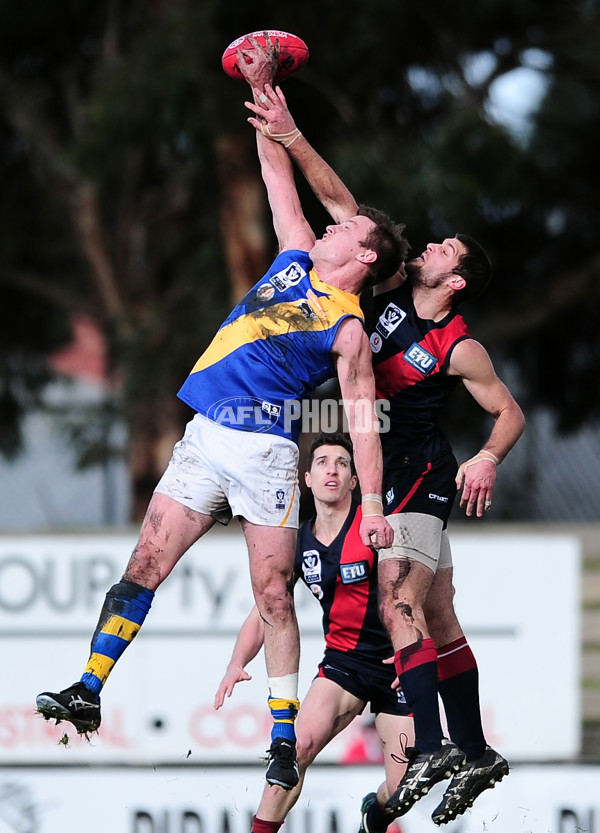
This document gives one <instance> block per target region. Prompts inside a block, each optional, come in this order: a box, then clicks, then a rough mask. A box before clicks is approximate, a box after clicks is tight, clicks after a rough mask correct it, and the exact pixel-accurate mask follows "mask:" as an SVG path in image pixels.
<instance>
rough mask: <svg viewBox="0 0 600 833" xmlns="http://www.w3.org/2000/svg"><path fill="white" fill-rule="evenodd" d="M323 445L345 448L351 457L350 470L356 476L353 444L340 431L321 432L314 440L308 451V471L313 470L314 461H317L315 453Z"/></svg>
mask: <svg viewBox="0 0 600 833" xmlns="http://www.w3.org/2000/svg"><path fill="white" fill-rule="evenodd" d="M323 445H340V446H341V447H342V448H345V449H346V451H347V452H348V454H349V455H350V468H351V470H352V474H356V469H355V468H354V453H353V451H352V443H351V442H350V440H349V439H348V437H346V435H345V434H341V433H340V432H339V431H321V432H320V433H319V434H317V436H316V437H315V438H314V440H313V441H312V443H311V444H310V448H309V450H308V461H307V463H306V471H310V470H311V468H312V464H313V461H314V459H315V451H316V450H317V448H321V446H323Z"/></svg>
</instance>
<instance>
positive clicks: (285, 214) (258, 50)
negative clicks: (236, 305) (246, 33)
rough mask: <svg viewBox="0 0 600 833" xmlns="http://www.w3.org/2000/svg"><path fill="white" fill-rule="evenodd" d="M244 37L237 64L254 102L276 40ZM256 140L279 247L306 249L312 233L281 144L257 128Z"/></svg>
mask: <svg viewBox="0 0 600 833" xmlns="http://www.w3.org/2000/svg"><path fill="white" fill-rule="evenodd" d="M248 41H249V48H246V49H240V50H238V65H239V67H240V70H241V72H242V74H243V76H244V78H245V79H246V81H247V82H248V83H249V84H250V86H251V87H252V91H253V94H254V100H255V102H258V101H259V100H260V99H266V95H265V93H264V92H263V91H264V89H265V85H266V83H267V82H269V81H271V80H272V78H273V72H274V68H275V66H276V65H277V61H276V54H277V52H276V50H277V48H278V44H273V43H272V42H271V41H270V39H269V38H267V41H266V44H267V45H266V46H265V47H263V46H261V45H260V44H259V43H258V41H256V40H255V39H254V38H249V39H248ZM269 89H271V87H270V85H269ZM252 106H255V105H252ZM256 143H257V148H258V158H259V160H260V167H261V173H262V178H263V181H264V183H265V187H266V189H267V196H268V199H269V205H270V207H271V213H272V215H273V226H274V228H275V234H276V235H277V240H278V241H279V249H280V251H284V250H286V249H302V250H303V251H308V250H310V249H311V248H312V246H313V243H314V241H315V235H314V233H313V231H312V229H311V227H310V226H309V224H308V223H307V221H306V218H305V217H304V213H303V211H302V206H301V205H300V199H299V197H298V191H297V190H296V183H295V180H294V171H293V167H292V164H291V162H290V159H289V157H288V155H287V152H286V150H285V148H284V146H283V145H282V144H280V143H278V142H272V141H270V140H269V139H268V138H266V136H265V135H263V133H261V132H260V131H257V133H256Z"/></svg>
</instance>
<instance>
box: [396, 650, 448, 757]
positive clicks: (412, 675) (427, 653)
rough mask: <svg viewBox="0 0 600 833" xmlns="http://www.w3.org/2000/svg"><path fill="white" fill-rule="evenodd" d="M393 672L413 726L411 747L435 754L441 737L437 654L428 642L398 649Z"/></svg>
mask: <svg viewBox="0 0 600 833" xmlns="http://www.w3.org/2000/svg"><path fill="white" fill-rule="evenodd" d="M394 659H395V662H394V664H395V666H396V673H397V674H398V678H399V680H400V685H401V687H402V691H403V692H404V696H405V697H406V702H407V705H408V707H409V708H410V710H411V712H412V715H413V720H414V725H415V748H416V749H417V750H418V751H419V752H435V750H436V749H439V748H440V746H441V743H442V738H443V736H444V734H443V732H442V724H441V722H440V706H439V701H438V683H437V676H438V670H437V654H436V650H435V646H434V644H433V640H432V639H423V640H422V641H421V642H414V643H413V644H412V645H407V646H406V648H401V649H400V651H398V652H397V653H396V655H395V658H394Z"/></svg>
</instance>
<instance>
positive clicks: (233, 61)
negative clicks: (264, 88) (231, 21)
mask: <svg viewBox="0 0 600 833" xmlns="http://www.w3.org/2000/svg"><path fill="white" fill-rule="evenodd" d="M266 34H267V35H268V36H269V38H270V39H271V40H275V38H277V39H278V40H279V61H278V69H277V72H276V73H275V80H276V81H284V80H285V79H286V78H289V77H290V75H293V74H294V73H295V72H298V70H299V69H302V67H303V66H304V64H305V63H306V62H307V61H308V47H307V45H306V44H305V43H304V41H303V40H302V39H301V38H299V37H298V36H297V35H291V34H290V33H289V32H277V31H275V30H271V29H269V30H267V32H266ZM248 37H251V38H256V40H257V41H258V42H259V43H260V44H262V46H264V45H265V31H264V30H263V31H261V32H250V33H249V35H242V37H241V38H236V39H235V40H234V41H233V42H232V43H230V44H229V46H228V47H227V49H226V50H225V52H223V57H222V58H221V64H222V65H223V69H224V70H225V72H226V73H227V75H229V76H230V77H231V78H235V79H237V80H238V81H243V80H244V76H243V75H242V73H241V72H240V68H239V66H238V59H237V55H236V54H235V53H236V51H237V50H238V49H245V48H246V47H248V48H251V47H250V43H249V42H248V41H247V38H248Z"/></svg>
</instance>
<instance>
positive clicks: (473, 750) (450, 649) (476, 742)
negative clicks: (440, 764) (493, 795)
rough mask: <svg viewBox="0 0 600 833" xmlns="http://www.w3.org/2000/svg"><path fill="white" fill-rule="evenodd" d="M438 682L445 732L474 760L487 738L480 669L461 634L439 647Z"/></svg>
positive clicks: (479, 753)
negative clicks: (445, 726) (481, 695)
mask: <svg viewBox="0 0 600 833" xmlns="http://www.w3.org/2000/svg"><path fill="white" fill-rule="evenodd" d="M437 653H438V675H439V678H438V685H439V689H440V696H441V698H442V702H443V704H444V711H445V712H446V720H447V722H448V732H449V734H450V737H451V739H452V740H453V741H454V743H455V744H456V745H457V746H459V747H460V748H461V749H462V751H463V752H464V753H465V755H466V756H467V761H476V760H477V758H481V756H482V755H483V753H484V752H485V747H486V745H487V744H486V741H485V736H484V734H483V727H482V725H481V709H480V705H479V671H478V669H477V662H476V660H475V656H474V655H473V652H472V651H471V648H470V647H469V644H468V642H467V640H466V638H465V637H464V636H462V637H460V639H456V640H454V642H450V643H449V644H448V645H444V646H443V647H442V648H440V649H439V650H438V652H437Z"/></svg>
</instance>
